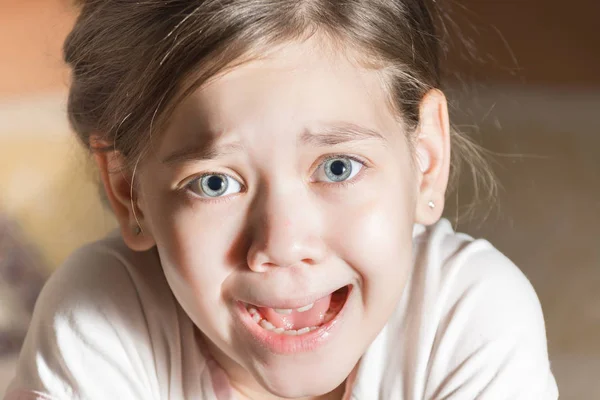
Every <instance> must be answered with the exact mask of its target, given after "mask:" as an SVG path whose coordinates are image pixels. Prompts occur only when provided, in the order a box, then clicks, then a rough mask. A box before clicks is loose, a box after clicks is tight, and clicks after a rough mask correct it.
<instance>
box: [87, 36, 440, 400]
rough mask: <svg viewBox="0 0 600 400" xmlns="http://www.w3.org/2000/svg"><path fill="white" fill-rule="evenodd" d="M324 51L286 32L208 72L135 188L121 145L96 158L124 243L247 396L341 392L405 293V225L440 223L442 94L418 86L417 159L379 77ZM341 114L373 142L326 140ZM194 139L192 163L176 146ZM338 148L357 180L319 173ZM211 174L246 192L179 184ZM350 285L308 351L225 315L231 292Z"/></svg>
mask: <svg viewBox="0 0 600 400" xmlns="http://www.w3.org/2000/svg"><path fill="white" fill-rule="evenodd" d="M331 54H332V53H331V52H328V53H327V52H325V51H323V47H322V46H319V45H318V44H317V43H315V42H314V41H307V42H304V43H290V44H288V45H286V46H285V47H281V48H277V49H274V50H273V51H272V52H269V54H268V55H266V56H265V57H264V58H262V59H260V60H256V61H252V62H249V63H247V64H243V65H241V66H239V67H237V68H235V69H233V70H231V71H228V72H227V73H225V74H222V75H220V76H218V77H216V78H215V79H213V80H211V82H210V84H208V85H206V86H204V87H202V88H200V89H198V90H197V91H196V92H195V93H194V94H193V95H192V96H191V97H189V98H188V99H186V100H185V101H184V102H183V103H181V104H180V105H179V106H178V108H177V110H176V112H175V114H174V116H173V118H172V121H171V123H170V125H169V126H168V128H167V129H166V130H165V131H164V132H161V134H160V139H159V140H157V141H155V142H154V143H153V146H152V151H151V152H150V154H149V155H148V156H147V157H145V158H144V159H143V160H142V161H141V162H140V164H139V166H138V168H137V171H136V176H135V184H134V188H133V190H132V189H131V187H130V182H131V178H132V176H131V174H130V173H129V174H128V173H116V174H115V173H110V172H109V171H114V170H115V169H118V168H119V167H120V166H121V165H122V161H123V160H122V158H121V157H120V156H119V155H118V154H116V153H112V154H111V153H108V154H107V153H102V154H96V155H95V158H96V161H97V164H98V166H99V169H100V172H101V176H102V180H103V183H104V186H105V189H106V192H107V194H108V198H109V200H110V202H111V204H112V207H113V209H114V212H115V215H116V216H117V218H118V220H119V223H120V226H121V230H122V235H123V238H124V240H125V242H126V243H127V245H128V246H129V247H130V248H132V249H133V250H138V251H142V250H146V249H149V248H151V247H153V246H157V248H158V251H159V254H160V260H161V263H162V266H163V269H164V271H165V275H166V277H167V280H168V282H169V284H170V286H171V288H172V290H173V293H174V294H175V296H176V297H177V299H178V300H179V302H180V304H181V306H182V307H183V308H184V310H185V311H186V312H187V313H188V315H189V316H190V318H191V319H192V320H193V321H194V323H195V324H196V326H197V327H198V328H199V330H200V331H201V332H202V336H203V337H204V339H205V341H206V343H207V345H208V347H209V349H210V351H211V353H212V355H213V356H214V357H215V358H216V360H217V361H218V362H219V364H220V365H221V366H222V367H223V368H224V369H225V371H226V373H227V374H228V376H229V378H230V381H231V384H232V386H233V387H234V388H235V390H236V391H237V392H238V394H239V396H240V397H242V398H248V399H276V398H282V397H285V398H306V399H340V398H341V396H342V393H343V384H344V381H345V380H346V378H347V377H348V375H349V374H350V373H351V371H352V369H353V368H354V367H355V366H356V365H357V363H358V362H359V360H360V357H361V356H362V354H363V353H364V352H365V351H366V349H367V347H368V346H369V344H370V343H371V342H372V340H373V339H374V338H375V337H376V335H377V334H378V333H379V332H380V330H381V329H382V328H383V326H384V325H385V323H386V321H387V320H388V318H389V317H390V315H391V314H392V312H393V311H394V308H395V306H396V304H397V302H398V300H399V298H400V296H401V294H402V291H403V288H404V285H405V281H406V278H407V275H408V273H409V271H410V268H411V266H412V262H411V257H412V254H411V250H412V230H413V225H414V224H415V223H421V224H425V225H430V224H432V223H435V222H436V221H437V220H438V219H439V218H440V216H441V213H442V210H443V204H444V200H443V199H444V192H445V190H446V185H447V181H448V170H449V158H450V149H449V126H448V115H447V107H446V100H445V98H444V95H443V94H442V93H441V92H439V91H437V90H433V91H431V92H429V93H428V94H427V95H426V96H425V97H424V99H423V101H422V104H421V117H420V124H419V127H418V128H417V131H416V132H413V133H412V134H413V135H415V136H414V137H416V139H415V140H416V142H415V143H416V146H415V148H416V154H413V153H412V152H411V150H410V146H409V145H408V140H407V136H408V133H407V132H405V129H404V127H403V124H402V123H401V122H399V120H400V119H399V118H397V117H396V116H395V115H394V114H393V113H392V111H391V110H390V109H389V107H388V106H387V102H386V94H385V92H384V90H383V88H382V84H381V79H382V76H381V75H380V73H379V72H377V71H374V70H367V69H363V68H361V67H360V66H358V65H356V64H355V63H353V62H351V61H349V59H348V58H347V57H342V56H337V57H336V56H333V55H331ZM348 124H354V125H356V126H360V127H363V128H367V129H370V130H372V131H376V132H378V133H379V134H380V136H381V137H379V138H377V137H367V138H354V139H355V140H351V141H342V142H340V143H335V144H334V143H332V142H331V137H326V135H327V134H328V133H331V132H332V131H335V130H336V128H332V126H334V125H338V126H339V125H343V126H347V125H348ZM307 133H310V134H311V135H307ZM337 136H338V137H339V135H337ZM326 139H327V140H328V141H327V140H326ZM324 141H325V142H326V143H324ZM190 149H195V151H193V152H192V153H191V155H190V154H188V155H187V157H185V159H181V157H180V158H179V159H178V160H177V159H175V158H177V157H174V156H173V155H174V154H179V155H180V156H181V154H182V153H190V152H189V150H190ZM218 149H220V150H222V151H223V152H222V153H221V154H216V153H218V152H219V151H217V150H218ZM332 155H333V156H337V157H341V158H342V159H344V160H346V161H347V160H348V159H347V158H345V157H348V156H349V157H355V158H356V160H359V161H360V162H355V163H353V164H352V166H353V172H354V173H355V175H354V176H353V177H352V178H351V179H348V181H346V182H343V183H339V182H338V183H336V182H331V181H328V175H327V174H326V173H325V166H324V160H325V159H326V158H327V157H328V156H332ZM206 156H213V157H208V158H206ZM214 156H217V157H214ZM417 159H419V161H420V163H419V162H415V160H417ZM361 163H364V166H362V167H361ZM419 165H420V166H421V168H419V167H418V166H419ZM205 173H218V174H227V175H229V176H230V177H231V178H233V179H234V181H232V182H236V181H237V182H239V184H240V185H239V187H240V190H239V191H237V190H235V187H236V184H235V183H233V184H232V185H233V187H234V189H232V191H231V193H228V194H226V195H225V196H223V197H220V198H210V197H201V196H206V194H203V193H202V191H201V189H200V185H198V184H194V183H192V184H191V186H190V185H188V184H189V183H190V182H194V179H197V178H198V177H199V176H200V175H202V174H205ZM195 182H196V183H197V182H198V181H197V180H196V181H195ZM186 185H187V186H186ZM230 187H231V185H230ZM132 194H133V199H132V197H131V195H132ZM430 201H433V202H434V203H435V204H436V207H435V208H433V209H432V208H430V207H429V206H428V203H429V202H430ZM136 220H137V221H136ZM138 222H139V224H140V227H141V228H142V229H143V233H142V234H140V235H136V234H135V233H134V227H136V226H137V223H138ZM347 284H351V285H353V291H352V296H351V297H350V298H349V299H348V304H347V310H346V315H345V317H344V320H343V322H344V323H343V325H342V326H341V329H339V330H338V331H337V332H336V333H335V336H334V337H333V340H330V341H328V342H327V343H326V344H325V345H323V346H321V347H319V348H318V349H316V350H315V351H311V352H301V353H297V354H294V355H278V354H275V353H273V352H270V351H268V350H266V349H264V348H262V347H260V346H258V345H256V344H255V343H254V342H253V341H252V340H251V339H250V338H249V335H248V333H247V332H246V331H245V330H244V329H243V328H242V327H241V326H240V323H239V320H238V319H239V318H238V317H237V314H236V313H235V311H234V310H235V307H236V301H238V300H246V299H248V298H254V297H256V296H257V297H260V299H262V300H266V301H268V300H269V299H282V298H285V297H286V296H291V297H293V298H298V297H301V296H305V295H310V294H314V293H319V292H320V291H322V290H330V291H332V290H335V289H337V288H338V287H341V286H344V285H347ZM253 296H254V297H253Z"/></svg>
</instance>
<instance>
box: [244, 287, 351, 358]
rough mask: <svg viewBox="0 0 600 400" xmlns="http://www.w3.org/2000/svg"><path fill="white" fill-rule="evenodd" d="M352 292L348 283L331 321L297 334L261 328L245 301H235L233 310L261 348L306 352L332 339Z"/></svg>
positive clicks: (293, 352) (291, 352)
mask: <svg viewBox="0 0 600 400" xmlns="http://www.w3.org/2000/svg"><path fill="white" fill-rule="evenodd" d="M353 293H354V290H353V286H352V285H348V294H347V296H346V300H345V301H344V305H343V306H342V308H341V309H340V311H338V313H337V314H336V316H335V317H334V318H333V319H332V320H331V321H329V322H327V323H326V324H324V325H322V326H320V327H318V328H317V329H315V330H314V331H312V332H308V333H305V334H302V335H298V336H289V335H284V334H277V333H274V332H271V331H268V330H266V329H264V328H262V327H261V326H259V325H258V324H257V323H256V322H254V320H253V319H252V317H251V316H250V313H249V312H248V310H247V309H246V305H245V303H244V302H242V301H237V302H236V307H235V311H236V314H237V316H238V318H239V320H240V322H241V324H242V325H243V327H244V330H245V331H246V332H247V333H249V336H250V337H251V339H252V340H253V341H255V342H257V343H258V344H259V345H260V346H261V347H262V348H266V349H268V350H270V351H271V352H273V353H275V354H281V355H290V354H297V353H306V352H311V351H315V350H317V349H318V348H319V347H321V346H323V345H325V344H326V343H327V342H329V341H330V340H331V339H332V337H333V336H334V335H335V334H336V332H337V331H339V330H340V329H341V326H342V325H343V322H344V317H345V316H346V314H347V309H348V304H349V303H350V301H351V300H352V299H353V298H354V296H353ZM326 295H327V294H325V295H321V297H317V298H315V300H318V299H319V298H322V297H324V296H326ZM283 304H285V305H286V306H289V305H290V303H283ZM294 304H296V303H294ZM300 307H301V305H300ZM282 308H285V307H282ZM289 308H293V307H289ZM296 308H297V307H296Z"/></svg>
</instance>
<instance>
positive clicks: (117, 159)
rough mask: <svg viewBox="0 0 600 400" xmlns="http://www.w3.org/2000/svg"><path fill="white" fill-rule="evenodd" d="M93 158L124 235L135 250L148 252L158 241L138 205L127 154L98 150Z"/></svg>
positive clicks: (125, 239)
mask: <svg viewBox="0 0 600 400" xmlns="http://www.w3.org/2000/svg"><path fill="white" fill-rule="evenodd" d="M94 160H95V161H96V164H97V165H98V169H99V171H100V178H101V179H102V184H103V186H104V191H105V192H106V197H107V198H108V201H109V202H110V205H111V207H112V209H113V212H114V214H115V216H116V218H117V221H118V222H119V225H120V227H121V235H122V236H123V239H124V241H125V244H127V246H128V247H129V248H130V249H132V250H134V251H146V250H148V249H150V248H152V247H154V245H155V244H156V243H155V242H154V238H153V236H152V235H151V233H150V232H149V227H148V226H147V224H146V223H145V222H146V221H145V220H144V213H143V211H142V209H141V208H140V207H139V199H138V198H137V190H136V188H135V187H134V186H133V182H132V181H133V178H134V176H133V174H132V173H131V172H130V171H129V168H127V167H126V163H125V159H124V157H123V156H122V155H121V154H120V153H118V152H117V151H95V152H94Z"/></svg>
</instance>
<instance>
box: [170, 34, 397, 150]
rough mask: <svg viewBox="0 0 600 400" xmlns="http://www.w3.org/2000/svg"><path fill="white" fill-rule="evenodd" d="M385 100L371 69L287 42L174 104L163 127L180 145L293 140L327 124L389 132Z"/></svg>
mask: <svg viewBox="0 0 600 400" xmlns="http://www.w3.org/2000/svg"><path fill="white" fill-rule="evenodd" d="M387 104H388V102H387V95H386V93H385V91H384V85H383V81H382V76H381V74H380V73H379V72H378V71H376V70H373V69H366V68H363V67H361V66H359V65H358V64H357V63H356V62H352V61H351V60H350V59H349V58H348V57H346V55H345V54H341V53H340V52H337V51H335V50H334V49H332V48H327V47H324V46H319V45H318V44H315V43H312V42H310V41H307V42H305V43H290V44H287V45H285V46H280V47H278V48H277V49H274V50H273V51H270V52H269V53H268V54H266V55H265V56H264V57H261V58H260V59H257V60H253V61H249V62H247V63H244V64H241V65H240V66H238V67H235V68H233V69H231V70H228V71H227V72H226V73H223V74H221V75H219V76H217V77H215V78H213V79H212V80H210V81H209V82H208V83H207V84H206V85H204V86H203V87H201V88H199V89H198V90H196V91H195V92H194V93H193V94H192V95H191V96H190V97H189V98H187V99H186V100H185V101H184V102H182V103H181V104H180V105H179V106H178V107H177V109H176V110H175V113H174V114H173V120H172V124H171V127H172V128H173V129H169V131H170V132H167V133H168V135H170V136H171V138H172V139H175V140H169V142H171V143H173V142H177V143H178V144H179V145H183V144H184V143H186V142H193V141H195V140H196V138H195V136H197V135H199V134H202V135H206V134H210V135H213V136H215V135H218V136H219V137H224V136H228V135H235V136H239V135H243V136H245V137H246V138H248V139H259V140H260V139H265V137H266V136H269V135H272V136H274V137H277V138H279V139H281V138H285V137H289V138H296V137H297V136H298V135H301V134H302V133H303V132H305V131H306V130H311V129H312V128H316V126H315V125H319V124H329V123H351V124H355V125H359V126H363V127H365V128H367V129H372V130H376V131H379V132H389V131H390V130H392V129H393V128H394V127H396V120H395V118H394V117H393V115H392V112H391V111H390V109H389V107H388V106H387ZM205 139H207V138H205ZM236 139H238V140H239V139H240V138H239V137H236ZM168 147H172V146H168Z"/></svg>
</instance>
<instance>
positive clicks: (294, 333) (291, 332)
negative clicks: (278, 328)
mask: <svg viewBox="0 0 600 400" xmlns="http://www.w3.org/2000/svg"><path fill="white" fill-rule="evenodd" d="M283 334H284V335H288V336H296V335H298V331H295V330H293V329H290V330H289V331H283Z"/></svg>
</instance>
